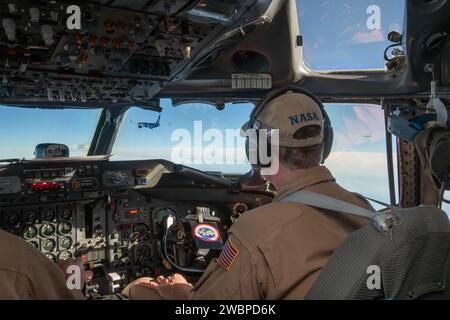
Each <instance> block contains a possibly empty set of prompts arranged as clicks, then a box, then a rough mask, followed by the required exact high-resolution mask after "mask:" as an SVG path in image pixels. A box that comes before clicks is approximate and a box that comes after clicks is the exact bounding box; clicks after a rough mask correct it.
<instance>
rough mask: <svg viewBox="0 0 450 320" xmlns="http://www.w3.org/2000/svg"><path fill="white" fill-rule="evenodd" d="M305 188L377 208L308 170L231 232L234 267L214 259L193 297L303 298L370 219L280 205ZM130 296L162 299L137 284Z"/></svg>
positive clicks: (325, 174)
mask: <svg viewBox="0 0 450 320" xmlns="http://www.w3.org/2000/svg"><path fill="white" fill-rule="evenodd" d="M301 189H306V190H309V191H313V192H317V193H320V194H324V195H327V196H330V197H334V198H337V199H340V200H343V201H346V202H349V203H352V204H354V205H357V206H360V207H363V208H370V209H372V208H371V206H370V204H368V202H367V201H365V200H363V199H361V198H359V197H357V196H355V195H354V194H353V193H350V192H348V191H347V190H345V189H343V188H342V187H341V186H339V185H338V184H337V183H336V182H335V179H334V178H333V176H332V175H331V173H330V171H329V170H328V169H327V168H326V167H323V166H320V167H315V168H311V169H308V170H305V171H304V175H303V176H302V178H301V180H298V181H292V182H291V183H289V184H288V185H286V186H285V187H284V188H283V189H282V190H279V192H278V194H277V196H276V197H275V199H274V200H273V202H272V203H271V204H268V205H265V206H261V207H258V208H256V209H254V210H251V211H248V212H246V213H245V214H244V215H243V216H241V217H240V218H239V220H238V221H237V222H236V223H235V224H234V225H233V226H232V227H231V228H230V230H229V238H228V241H229V242H231V243H232V246H233V250H235V251H234V253H235V254H234V256H233V257H231V260H232V263H231V264H227V265H224V264H223V263H222V262H221V261H222V260H221V259H220V258H217V259H213V260H212V262H211V263H210V265H209V266H208V268H207V269H206V271H205V273H204V274H203V276H202V277H201V278H200V280H199V281H198V282H197V284H196V285H195V287H194V289H193V291H192V293H191V297H190V299H196V300H214V299H223V300H228V299H239V300H240V299H242V300H260V299H303V298H304V297H305V295H306V294H307V293H308V291H309V289H310V288H311V286H312V284H313V283H314V282H315V280H316V279H317V277H318V276H319V274H320V271H321V270H322V269H323V268H324V267H325V266H326V265H327V263H328V260H329V259H330V256H331V254H332V253H333V251H334V250H336V248H337V247H338V246H339V244H340V243H341V242H342V241H343V240H344V239H345V238H346V237H347V236H348V235H349V234H350V233H352V232H353V231H355V230H357V229H359V228H360V227H362V226H364V225H365V224H367V223H368V220H366V219H364V218H360V217H357V216H354V215H350V214H348V215H345V214H341V213H331V212H328V213H327V211H326V210H324V209H320V211H319V210H318V209H314V208H311V207H308V206H306V205H302V204H297V203H282V202H280V200H281V199H282V198H284V197H286V196H288V195H289V194H292V193H293V192H295V191H298V190H301ZM222 254H223V252H222ZM229 258H230V257H229ZM231 260H228V261H231ZM227 269H228V270H227ZM336 276H339V275H336ZM141 280H142V279H141ZM138 282H139V281H138ZM136 283H137V282H136ZM125 294H127V295H128V296H129V297H130V298H131V299H136V300H141V299H142V300H155V299H161V297H160V296H159V295H158V294H157V293H156V292H155V291H154V290H152V289H147V288H143V287H139V286H138V285H137V284H133V285H131V286H129V287H128V288H127V290H126V292H125Z"/></svg>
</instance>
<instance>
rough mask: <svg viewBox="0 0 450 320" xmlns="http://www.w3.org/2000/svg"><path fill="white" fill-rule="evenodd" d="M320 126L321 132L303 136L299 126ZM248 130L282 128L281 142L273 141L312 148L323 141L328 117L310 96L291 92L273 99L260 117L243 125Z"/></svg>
mask: <svg viewBox="0 0 450 320" xmlns="http://www.w3.org/2000/svg"><path fill="white" fill-rule="evenodd" d="M308 126H316V127H317V128H318V129H320V130H318V134H316V135H313V136H308V137H305V138H302V137H299V136H298V135H297V132H298V131H299V129H302V128H305V127H308ZM248 129H268V130H270V129H278V130H279V141H278V143H277V141H270V143H272V144H275V145H276V144H278V145H279V146H281V147H291V148H295V147H309V146H314V145H318V144H321V143H322V142H323V140H324V118H323V114H322V110H321V107H320V106H319V105H318V103H317V102H316V101H315V100H314V99H312V98H311V97H310V96H308V95H306V94H303V93H298V92H287V93H285V94H283V95H281V96H278V97H276V98H274V99H273V100H271V101H269V102H268V103H267V104H266V105H265V106H264V107H263V109H262V110H261V112H260V113H259V114H258V115H257V116H256V119H251V120H250V121H248V122H247V123H245V124H244V126H243V127H242V130H243V132H245V131H246V130H248Z"/></svg>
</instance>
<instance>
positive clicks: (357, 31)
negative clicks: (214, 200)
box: [0, 0, 403, 201]
mask: <svg viewBox="0 0 450 320" xmlns="http://www.w3.org/2000/svg"><path fill="white" fill-rule="evenodd" d="M297 3H298V12H299V15H300V27H301V30H302V35H303V36H304V55H305V57H304V58H305V63H306V64H307V65H308V66H309V67H310V68H312V69H316V70H328V69H360V68H362V69H371V68H383V66H384V61H383V57H382V54H383V50H384V48H385V47H386V46H387V45H388V42H387V41H386V40H385V39H386V35H387V32H388V31H389V30H391V29H397V28H400V26H401V25H402V24H403V1H401V0H383V1H379V0H378V1H366V0H346V1H338V0H319V1H318V0H298V1H297ZM373 4H376V5H379V7H380V9H381V11H380V12H381V29H377V30H369V29H367V24H366V21H367V19H368V17H369V15H368V14H367V12H366V11H367V8H368V6H369V5H373ZM400 30H401V28H400ZM161 105H162V107H163V112H162V115H161V126H160V127H159V128H157V129H154V130H149V129H139V128H138V126H137V122H154V121H156V119H157V117H158V114H157V113H155V112H151V111H146V110H142V109H140V108H132V109H130V110H129V112H128V113H127V115H126V117H125V119H124V123H123V125H122V127H121V129H120V132H119V134H118V137H117V141H116V145H115V147H114V148H113V154H114V156H113V159H115V160H121V159H151V158H166V159H170V157H171V150H172V149H173V147H174V146H176V145H177V142H176V141H172V140H171V137H172V134H173V133H174V130H176V129H185V130H187V131H188V132H190V133H191V134H192V135H193V131H194V129H193V128H194V122H195V121H202V126H203V128H204V129H205V130H206V129H208V128H214V129H218V130H219V131H220V132H222V133H223V134H225V130H226V129H234V130H237V129H239V128H240V127H241V125H242V123H243V122H245V121H246V120H247V119H248V117H249V114H250V112H251V109H252V108H253V106H252V105H251V104H248V103H247V104H243V103H241V104H229V105H227V106H226V108H225V110H223V111H219V110H216V109H215V108H214V107H212V106H208V105H203V104H190V105H184V106H179V107H176V108H175V107H172V105H171V102H170V100H167V99H165V100H162V101H161ZM327 111H328V113H329V115H330V118H331V120H332V123H333V127H334V130H335V136H336V140H335V144H334V148H333V153H332V155H331V156H330V158H329V159H328V161H327V166H329V167H330V168H331V170H332V171H333V173H334V175H335V177H336V178H337V179H338V182H340V183H341V184H342V185H343V186H344V187H346V188H348V189H350V190H354V191H358V192H360V193H363V194H366V195H367V196H371V197H375V198H378V199H381V200H384V201H387V200H388V188H387V169H386V159H385V142H384V125H383V112H382V110H381V108H380V107H379V106H374V105H327ZM99 114H100V110H99V109H94V110H45V109H20V108H9V107H4V106H0V137H1V140H0V158H10V157H18V158H21V157H26V158H32V157H33V151H34V146H35V145H37V144H39V143H44V142H54V143H64V144H67V145H69V147H70V149H71V155H72V156H79V155H84V154H85V153H86V152H87V147H88V145H89V143H90V141H91V138H92V135H93V132H94V130H95V126H96V123H97V120H98V117H99ZM236 141H237V143H236V145H234V149H237V152H238V153H239V152H240V153H241V155H242V152H243V139H237V140H236ZM207 145H208V143H204V147H205V146H207ZM224 148H226V146H224ZM193 166H195V167H198V168H200V169H204V170H220V171H225V172H245V171H246V170H248V169H249V165H248V164H246V163H242V164H238V165H236V164H235V165H223V164H220V165H219V164H212V165H204V164H203V165H193Z"/></svg>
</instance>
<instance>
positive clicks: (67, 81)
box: [0, 0, 254, 106]
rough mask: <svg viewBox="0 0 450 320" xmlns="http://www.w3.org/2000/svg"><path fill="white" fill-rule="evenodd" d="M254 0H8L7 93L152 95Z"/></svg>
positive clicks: (127, 98)
mask: <svg viewBox="0 0 450 320" xmlns="http://www.w3.org/2000/svg"><path fill="white" fill-rule="evenodd" d="M253 2H254V1H251V0H242V1H232V2H226V3H219V2H217V1H215V0H213V1H210V0H204V1H200V2H199V1H187V0H173V1H166V0H155V1H149V0H138V1H131V2H130V1H128V2H127V1H121V0H113V1H104V0H97V1H95V0H92V1H67V0H52V1H40V0H39V1H37V0H21V1H13V0H12V1H1V2H0V100H3V101H5V102H8V101H13V102H17V101H20V103H24V104H26V103H33V104H36V103H39V102H40V103H47V104H61V105H87V106H89V105H96V106H98V105H111V104H116V103H125V104H129V103H132V102H137V101H139V102H142V103H145V102H148V101H149V100H150V99H152V98H153V96H154V95H155V94H156V93H157V92H158V91H159V90H160V89H161V85H163V84H164V83H165V82H168V81H170V80H171V78H172V77H173V76H174V75H175V74H176V72H177V71H178V69H180V68H182V67H183V65H184V64H186V63H187V62H188V61H189V60H191V59H192V58H194V57H195V54H196V53H197V51H201V50H202V49H203V48H205V47H206V46H207V45H208V44H209V42H211V41H213V40H214V39H215V38H216V37H218V36H219V35H220V34H222V33H223V32H225V30H226V28H225V27H224V25H225V24H231V23H232V22H234V21H236V20H237V19H239V18H240V17H241V16H242V15H243V14H244V12H246V10H247V8H248V6H250V5H251V4H252V3H253ZM214 11H219V12H222V11H224V13H221V14H220V15H215V13H214ZM225 12H227V13H225Z"/></svg>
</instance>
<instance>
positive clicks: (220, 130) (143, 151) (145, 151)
mask: <svg viewBox="0 0 450 320" xmlns="http://www.w3.org/2000/svg"><path fill="white" fill-rule="evenodd" d="M161 107H162V108H163V111H162V112H161V114H159V115H158V113H156V112H149V111H146V110H142V109H140V108H131V109H130V110H128V112H127V114H126V116H125V119H124V122H123V125H122V127H121V128H120V130H119V133H118V136H117V140H116V142H115V144H114V147H113V151H112V158H111V159H112V160H142V159H155V158H156V159H167V160H170V161H173V162H175V163H182V164H184V165H187V166H190V167H194V168H197V169H200V170H205V171H220V172H225V173H232V174H243V173H245V172H248V171H249V170H250V164H249V163H248V162H247V160H246V155H245V139H244V138H243V137H241V136H240V128H241V126H242V125H243V124H244V122H246V121H247V120H248V118H249V116H250V113H251V111H252V109H253V104H251V103H234V104H232V103H228V104H225V108H224V109H223V110H219V109H220V108H219V109H218V108H216V107H215V106H212V105H208V104H204V103H186V104H182V105H178V106H176V107H174V106H172V103H171V100H169V99H162V100H161ZM158 119H159V120H158Z"/></svg>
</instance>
